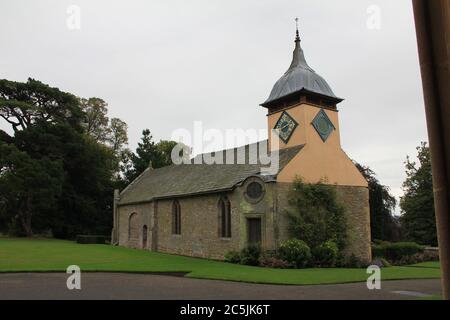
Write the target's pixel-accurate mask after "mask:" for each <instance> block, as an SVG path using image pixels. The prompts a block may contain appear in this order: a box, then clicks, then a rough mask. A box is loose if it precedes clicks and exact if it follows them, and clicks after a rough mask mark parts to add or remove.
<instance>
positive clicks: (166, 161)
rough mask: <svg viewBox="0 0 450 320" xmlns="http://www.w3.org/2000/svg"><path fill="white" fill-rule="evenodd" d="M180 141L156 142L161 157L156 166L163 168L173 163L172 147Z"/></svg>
mask: <svg viewBox="0 0 450 320" xmlns="http://www.w3.org/2000/svg"><path fill="white" fill-rule="evenodd" d="M177 144H178V143H177V142H175V141H167V140H161V141H160V142H158V143H157V144H156V150H157V151H158V154H159V157H158V160H157V163H156V164H155V167H157V168H162V167H166V166H170V165H172V149H173V148H175V146H176V145H177Z"/></svg>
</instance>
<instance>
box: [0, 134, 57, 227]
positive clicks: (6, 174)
mask: <svg viewBox="0 0 450 320" xmlns="http://www.w3.org/2000/svg"><path fill="white" fill-rule="evenodd" d="M62 181H63V171H62V164H61V162H60V161H58V160H56V161H55V160H53V161H52V160H50V159H48V158H42V159H39V160H37V159H33V158H31V157H30V156H29V155H28V154H27V153H25V152H22V151H19V150H18V149H17V148H16V147H15V146H14V145H7V144H5V143H1V142H0V202H1V203H2V204H3V205H4V208H3V218H4V220H6V221H9V223H10V225H11V226H16V224H17V223H18V224H20V227H21V228H22V230H23V231H24V232H25V234H26V235H27V236H32V235H33V226H34V225H36V224H38V225H39V224H40V227H44V228H45V227H48V225H46V224H45V223H42V221H43V220H51V215H52V214H54V213H55V207H56V204H57V201H58V198H59V196H60V195H61V188H62ZM33 217H38V219H35V220H37V223H33V222H34V221H33Z"/></svg>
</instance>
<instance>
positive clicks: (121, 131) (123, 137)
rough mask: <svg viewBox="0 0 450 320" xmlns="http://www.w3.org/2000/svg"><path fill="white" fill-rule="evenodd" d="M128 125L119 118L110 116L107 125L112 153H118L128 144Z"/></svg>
mask: <svg viewBox="0 0 450 320" xmlns="http://www.w3.org/2000/svg"><path fill="white" fill-rule="evenodd" d="M127 131H128V125H127V124H126V122H125V121H122V120H120V119H119V118H112V119H111V122H110V125H109V136H108V142H109V145H110V146H111V148H112V149H113V151H114V153H116V154H117V155H119V154H120V153H121V152H122V151H123V150H124V148H125V146H126V145H127V144H128V133H127Z"/></svg>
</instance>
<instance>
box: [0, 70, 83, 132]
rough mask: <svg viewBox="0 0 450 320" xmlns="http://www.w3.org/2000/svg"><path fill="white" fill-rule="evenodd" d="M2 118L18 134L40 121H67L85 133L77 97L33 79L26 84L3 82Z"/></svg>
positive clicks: (0, 88) (0, 92)
mask: <svg viewBox="0 0 450 320" xmlns="http://www.w3.org/2000/svg"><path fill="white" fill-rule="evenodd" d="M0 117H1V118H3V119H4V120H5V121H6V122H7V123H9V124H10V125H11V126H12V128H13V130H14V132H17V131H19V130H25V129H26V128H27V127H28V126H30V125H32V124H33V123H35V122H36V121H38V120H41V121H46V122H50V123H56V122H65V123H68V124H69V125H71V126H72V127H73V128H75V129H78V130H82V128H81V121H82V119H83V111H82V110H81V108H80V107H79V101H78V98H77V97H75V96H74V95H72V94H70V93H66V92H62V91H60V90H59V89H58V88H51V87H50V86H48V85H46V84H43V83H42V82H40V81H37V80H34V79H31V78H29V79H28V81H27V82H26V83H22V82H14V81H8V80H0Z"/></svg>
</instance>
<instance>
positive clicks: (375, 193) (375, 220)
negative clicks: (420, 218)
mask: <svg viewBox="0 0 450 320" xmlns="http://www.w3.org/2000/svg"><path fill="white" fill-rule="evenodd" d="M355 165H356V167H357V168H358V170H359V171H360V172H361V174H362V175H363V176H364V178H365V179H366V180H367V183H368V184H369V205H370V231H371V237H372V239H377V240H385V241H398V240H400V239H399V238H400V230H399V225H398V223H397V220H396V218H395V217H394V210H395V206H396V205H397V200H396V199H395V197H394V196H393V195H391V193H390V190H389V187H387V186H383V185H382V184H381V183H380V182H379V181H378V179H377V177H376V175H375V172H373V171H372V169H370V168H369V167H367V166H363V165H360V164H359V163H356V162H355Z"/></svg>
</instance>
